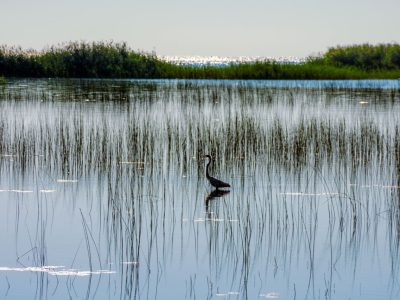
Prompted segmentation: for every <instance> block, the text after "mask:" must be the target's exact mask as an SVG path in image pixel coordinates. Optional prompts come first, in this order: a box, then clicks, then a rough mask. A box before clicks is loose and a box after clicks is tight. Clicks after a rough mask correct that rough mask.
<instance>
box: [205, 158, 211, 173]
mask: <svg viewBox="0 0 400 300" xmlns="http://www.w3.org/2000/svg"><path fill="white" fill-rule="evenodd" d="M210 164H211V158H209V159H208V163H207V166H206V177H207V178H210V174H209V173H208V167H209V166H210Z"/></svg>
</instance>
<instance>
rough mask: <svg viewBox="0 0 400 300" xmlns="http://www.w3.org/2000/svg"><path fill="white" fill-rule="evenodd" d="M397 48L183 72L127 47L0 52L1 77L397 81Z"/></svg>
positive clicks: (80, 45)
mask: <svg viewBox="0 0 400 300" xmlns="http://www.w3.org/2000/svg"><path fill="white" fill-rule="evenodd" d="M399 49H400V46H399V45H396V44H393V45H391V44H389V45H378V46H372V45H355V46H348V47H336V48H331V49H329V50H328V52H327V53H325V54H324V55H322V56H321V57H310V58H308V59H307V60H306V61H305V62H303V63H299V64H282V63H276V62H273V61H262V62H254V63H242V64H232V65H229V66H225V67H215V66H207V65H206V66H200V67H198V66H183V65H175V64H172V63H168V62H165V61H163V60H160V59H158V58H157V57H156V56H155V55H154V54H149V53H143V52H138V51H133V50H132V49H130V48H129V47H128V46H127V45H126V44H125V43H112V42H94V43H84V42H70V43H66V44H63V45H59V46H52V47H50V48H48V49H45V50H43V51H41V52H37V51H33V50H29V51H26V50H23V49H21V48H19V47H7V46H3V47H0V76H1V75H3V76H7V77H36V78H38V77H39V78H49V77H57V78H142V79H144V78H152V79H163V78H170V79H172V78H180V79H278V80H279V79H397V78H400V62H399V61H400V59H399V57H400V51H399Z"/></svg>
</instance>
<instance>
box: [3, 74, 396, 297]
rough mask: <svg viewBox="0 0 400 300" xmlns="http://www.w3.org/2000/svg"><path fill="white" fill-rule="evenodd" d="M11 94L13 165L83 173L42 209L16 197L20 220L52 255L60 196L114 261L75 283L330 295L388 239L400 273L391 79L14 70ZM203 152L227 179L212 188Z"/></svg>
mask: <svg viewBox="0 0 400 300" xmlns="http://www.w3.org/2000/svg"><path fill="white" fill-rule="evenodd" d="M1 98H2V99H1V101H0V106H1V110H0V153H1V154H2V155H3V156H2V157H1V161H0V162H1V170H2V174H5V173H6V172H11V171H12V172H11V174H16V175H15V176H16V178H17V180H16V182H18V180H20V179H19V178H20V177H19V176H21V177H27V178H31V179H30V180H31V181H33V182H34V184H32V185H33V186H35V185H39V184H41V182H42V181H44V182H49V183H52V182H53V183H54V181H55V179H57V178H62V179H77V181H78V182H77V183H76V185H73V186H68V185H65V186H64V188H63V193H64V196H63V194H61V193H60V194H57V197H61V198H60V201H59V202H57V201H55V200H54V199H53V200H50V199H49V200H47V199H43V198H34V201H33V202H34V203H36V204H34V206H33V207H36V208H35V209H32V210H31V211H30V210H28V209H25V208H24V207H25V205H26V206H29V205H30V204H29V203H28V202H24V199H19V198H17V199H18V200H19V201H20V203H21V207H22V208H20V207H16V211H17V212H18V214H17V215H19V214H20V213H21V211H20V210H23V211H25V210H26V211H28V213H25V216H24V220H22V219H18V221H17V224H19V225H20V226H22V225H21V224H26V222H29V224H30V226H29V227H31V228H36V230H37V234H36V235H35V239H33V240H31V242H30V243H29V248H30V249H37V253H36V254H35V260H34V261H35V264H37V265H43V264H45V263H49V256H50V257H51V256H53V257H54V253H53V252H52V251H51V242H52V241H51V240H49V239H51V236H52V235H51V233H52V229H51V226H50V225H49V224H50V222H49V219H50V217H49V212H53V214H55V215H56V216H57V217H59V218H62V215H67V217H66V219H68V218H72V219H73V220H75V221H76V224H78V225H71V229H72V228H75V227H76V228H77V229H76V232H79V234H80V235H81V238H80V239H79V240H80V241H81V244H82V246H81V247H78V246H76V248H73V247H71V248H68V252H67V254H68V257H74V256H76V257H77V260H79V261H77V262H75V259H74V260H73V262H74V263H75V264H76V265H85V264H86V265H88V266H89V267H90V269H91V270H92V269H93V270H95V269H96V268H97V266H98V267H99V268H100V267H101V266H105V265H107V264H108V263H113V264H111V267H112V268H113V269H114V270H116V271H118V275H116V277H108V278H104V277H103V278H100V279H96V280H92V279H90V280H87V281H85V283H84V284H86V285H87V288H86V289H79V287H82V285H83V283H81V282H80V281H79V279H68V282H67V284H66V286H67V287H68V290H71V291H73V290H75V292H72V295H75V296H82V297H85V296H86V297H88V298H90V297H94V296H95V295H101V293H100V292H99V291H97V290H98V289H105V290H106V293H107V292H108V293H110V291H112V293H113V294H111V296H110V297H111V298H112V297H119V298H157V296H158V297H173V296H175V297H186V298H199V297H203V296H204V298H213V297H214V296H215V295H216V294H219V295H225V294H226V295H227V297H234V296H235V295H236V294H235V293H239V295H238V296H237V297H239V298H252V299H253V298H257V297H259V296H260V294H267V293H268V292H271V291H270V290H269V289H270V287H269V284H270V282H273V287H274V290H276V291H287V294H289V296H290V297H295V296H296V295H297V296H299V295H301V296H302V297H303V298H317V297H318V295H320V294H321V293H323V294H324V295H325V297H326V298H328V299H330V298H335V297H341V296H342V295H344V294H346V292H345V291H343V290H341V289H340V288H338V286H339V285H338V282H339V281H340V282H342V278H343V277H345V278H352V279H353V280H355V281H357V280H359V279H358V274H359V272H360V271H359V270H360V268H361V267H360V265H361V264H364V263H365V262H366V261H368V262H370V260H371V257H372V258H375V254H376V253H377V252H379V255H381V254H385V256H386V257H387V261H388V264H389V265H391V275H389V276H388V277H387V278H386V277H385V280H386V279H387V280H388V281H389V283H388V282H386V283H387V284H389V285H393V286H395V285H396V283H395V278H397V276H398V270H399V269H398V268H399V260H398V253H399V252H398V251H399V241H400V225H399V224H400V222H399V219H400V217H399V212H400V209H399V207H400V206H399V190H400V189H399V178H400V177H399V171H400V167H399V166H400V157H399V153H400V128H399V116H398V114H397V111H398V108H399V107H398V105H399V104H398V99H399V93H398V90H396V89H379V88H377V86H374V87H372V88H367V89H362V88H348V89H346V88H335V87H334V86H333V83H332V86H328V87H315V86H310V87H284V86H283V87H282V86H281V87H268V86H264V85H262V84H259V85H257V84H255V85H249V84H245V83H243V82H237V83H236V84H226V83H220V82H219V83H215V82H191V81H172V82H151V81H147V82H142V81H139V82H123V81H122V82H121V81H116V82H114V81H109V82H107V81H101V82H96V81H51V80H50V81H15V82H13V83H12V84H8V85H7V87H6V89H5V90H4V91H3V93H2V94H1ZM361 101H362V102H363V103H364V102H368V105H367V104H365V103H364V104H360V102H361ZM21 116H24V118H22V117H21ZM204 154H212V155H213V157H214V158H215V161H214V166H213V170H212V171H213V172H212V173H213V174H216V175H217V176H218V177H221V178H224V179H226V180H227V181H229V182H230V183H231V184H232V186H233V188H232V190H231V192H230V193H229V194H226V195H224V196H223V197H218V198H212V199H210V198H209V197H208V195H209V194H210V193H209V192H210V191H209V189H208V186H207V185H206V182H205V180H204V178H203V174H204V162H203V161H202V157H203V155H204ZM4 155H7V156H4ZM8 155H12V157H10V156H8ZM32 174H33V175H32ZM44 177H46V179H43V178H44ZM32 178H33V179H32ZM21 181H22V180H21ZM11 182H12V181H11ZM16 197H17V196H16ZM11 199H14V198H11ZM30 200H31V199H30ZM207 200H208V204H207V205H206V203H205V202H206V201H207ZM51 201H53V202H51ZM36 205H37V206H36ZM78 209H79V211H78ZM31 214H32V215H35V214H36V219H35V220H34V221H32V220H31V218H32V217H31ZM55 219H56V220H55V221H54V223H55V224H57V223H58V220H57V218H55ZM62 220H63V221H64V222H65V220H64V218H62ZM71 223H72V224H73V222H71ZM29 227H28V228H29ZM22 228H25V227H23V226H22ZM23 234H24V231H23V230H20V231H19V232H18V233H17V235H21V236H23ZM386 236H389V237H390V238H388V239H386V238H382V237H386ZM53 239H54V238H53ZM71 240H72V241H73V239H71ZM55 241H56V242H57V239H55ZM53 242H54V241H53ZM72 243H73V242H72ZM73 244H74V245H76V243H73ZM85 245H86V246H85ZM71 249H72V250H71ZM366 249H377V250H376V252H374V251H375V250H371V251H369V250H366ZM378 250H379V251H378ZM381 257H382V256H381ZM71 260H72V259H71ZM360 261H361V262H360ZM385 262H386V260H385ZM72 264H73V263H72ZM72 264H71V265H72ZM388 264H386V263H385V264H384V265H383V268H386V267H387V265H388ZM338 270H339V271H338ZM337 272H340V276H339V275H338V274H337ZM349 274H350V275H349ZM339 277H340V278H339ZM169 278H173V281H174V282H178V283H179V286H174V289H171V286H172V285H173V284H174V283H173V282H172V281H171V280H169ZM44 279H45V278H43V280H42V281H40V282H41V283H40V282H39V283H38V285H39V286H40V287H41V288H42V290H43V292H45V291H46V285H45V284H44V282H46V280H44ZM391 280H393V281H391ZM107 281H108V282H110V281H112V282H113V283H112V284H107ZM288 281H289V282H290V286H289V288H288V286H287V285H285V284H282V282H288ZM350 281H351V280H350ZM357 282H360V281H357ZM100 283H103V284H100ZM75 284H76V287H75ZM57 286H58V285H57ZM55 289H56V290H57V289H59V290H61V289H62V285H60V287H56V288H55ZM83 291H86V294H82V292H83ZM229 293H231V294H229ZM63 295H64V294H63ZM115 295H116V296H115Z"/></svg>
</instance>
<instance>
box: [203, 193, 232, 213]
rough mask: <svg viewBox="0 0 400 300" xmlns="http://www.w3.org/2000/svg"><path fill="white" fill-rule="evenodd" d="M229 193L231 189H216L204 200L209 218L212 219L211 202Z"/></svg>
mask: <svg viewBox="0 0 400 300" xmlns="http://www.w3.org/2000/svg"><path fill="white" fill-rule="evenodd" d="M229 193H230V191H228V190H219V189H215V190H213V191H212V192H211V193H209V194H208V195H207V197H206V199H205V200H204V204H205V206H206V213H207V218H208V219H212V212H211V211H210V202H211V201H212V200H216V198H221V197H225V196H226V195H227V194H229Z"/></svg>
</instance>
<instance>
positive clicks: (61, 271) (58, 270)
mask: <svg viewBox="0 0 400 300" xmlns="http://www.w3.org/2000/svg"><path fill="white" fill-rule="evenodd" d="M0 272H41V273H47V274H49V275H52V276H77V277H86V276H93V275H102V274H115V271H112V270H96V271H79V270H75V269H65V267H64V266H43V267H25V268H17V267H16V268H10V267H0Z"/></svg>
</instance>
